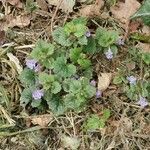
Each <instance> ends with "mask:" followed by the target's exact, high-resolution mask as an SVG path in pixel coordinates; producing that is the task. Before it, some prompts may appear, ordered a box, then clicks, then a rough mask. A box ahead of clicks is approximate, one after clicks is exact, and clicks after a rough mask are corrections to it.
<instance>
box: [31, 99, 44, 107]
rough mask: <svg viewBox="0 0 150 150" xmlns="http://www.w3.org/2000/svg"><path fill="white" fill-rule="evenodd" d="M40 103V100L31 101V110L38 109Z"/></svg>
mask: <svg viewBox="0 0 150 150" xmlns="http://www.w3.org/2000/svg"><path fill="white" fill-rule="evenodd" d="M41 101H42V100H41V99H38V100H32V102H31V106H32V107H33V108H36V107H39V106H40V105H41Z"/></svg>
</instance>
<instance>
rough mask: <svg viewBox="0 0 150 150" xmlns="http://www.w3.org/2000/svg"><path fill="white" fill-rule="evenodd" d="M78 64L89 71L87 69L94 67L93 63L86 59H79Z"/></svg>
mask: <svg viewBox="0 0 150 150" xmlns="http://www.w3.org/2000/svg"><path fill="white" fill-rule="evenodd" d="M78 64H79V65H80V66H81V68H83V69H87V68H89V67H90V66H91V65H92V63H91V61H90V60H89V59H86V58H84V59H78Z"/></svg>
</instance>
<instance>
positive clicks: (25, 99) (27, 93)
mask: <svg viewBox="0 0 150 150" xmlns="http://www.w3.org/2000/svg"><path fill="white" fill-rule="evenodd" d="M31 101H32V88H25V89H24V90H23V91H22V93H21V97H20V105H21V106H23V107H25V106H26V105H27V104H28V103H29V102H31Z"/></svg>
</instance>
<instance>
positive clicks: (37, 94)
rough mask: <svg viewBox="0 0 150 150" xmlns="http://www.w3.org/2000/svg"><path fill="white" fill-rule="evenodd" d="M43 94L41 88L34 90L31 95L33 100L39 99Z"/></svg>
mask: <svg viewBox="0 0 150 150" xmlns="http://www.w3.org/2000/svg"><path fill="white" fill-rule="evenodd" d="M43 96H44V91H43V90H35V91H33V93H32V97H33V99H34V100H38V99H41V98H42V97H43Z"/></svg>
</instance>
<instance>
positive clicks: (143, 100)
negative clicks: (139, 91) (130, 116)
mask: <svg viewBox="0 0 150 150" xmlns="http://www.w3.org/2000/svg"><path fill="white" fill-rule="evenodd" d="M137 104H138V105H140V106H141V107H142V108H144V107H146V106H147V105H148V102H147V99H146V98H144V97H142V96H140V99H139V101H138V102H137Z"/></svg>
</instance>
